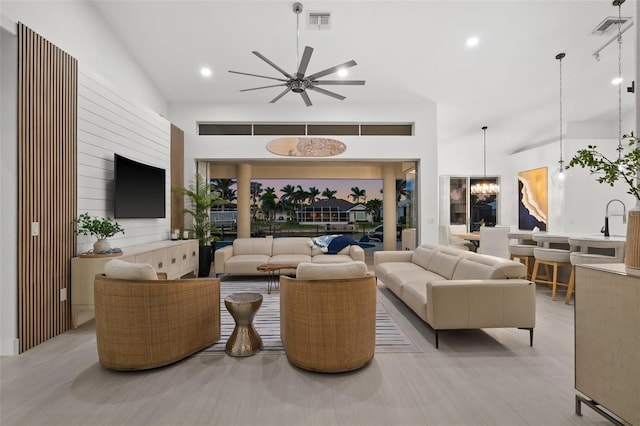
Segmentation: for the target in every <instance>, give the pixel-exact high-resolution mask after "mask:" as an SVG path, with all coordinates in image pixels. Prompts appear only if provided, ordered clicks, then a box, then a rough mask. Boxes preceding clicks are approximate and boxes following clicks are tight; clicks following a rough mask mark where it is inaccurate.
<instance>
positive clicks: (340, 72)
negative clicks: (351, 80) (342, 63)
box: [338, 68, 349, 77]
mask: <svg viewBox="0 0 640 426" xmlns="http://www.w3.org/2000/svg"><path fill="white" fill-rule="evenodd" d="M347 75H349V71H348V70H347V69H346V68H340V69H339V70H338V76H340V77H346V76H347Z"/></svg>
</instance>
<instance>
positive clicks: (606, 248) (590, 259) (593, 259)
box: [564, 237, 625, 305]
mask: <svg viewBox="0 0 640 426" xmlns="http://www.w3.org/2000/svg"><path fill="white" fill-rule="evenodd" d="M569 244H570V245H571V246H572V247H580V251H574V252H571V256H570V261H571V275H570V276H569V287H568V288H567V297H566V298H565V301H564V303H566V304H567V305H569V304H570V303H571V294H572V293H573V289H574V286H575V280H576V277H575V273H576V265H586V264H593V263H622V262H624V246H625V240H624V239H617V238H615V237H611V238H609V239H604V240H603V239H602V238H588V237H584V238H569Z"/></svg>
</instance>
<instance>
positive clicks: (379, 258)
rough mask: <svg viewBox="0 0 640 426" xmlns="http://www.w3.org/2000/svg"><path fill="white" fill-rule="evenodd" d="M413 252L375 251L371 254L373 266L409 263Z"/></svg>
mask: <svg viewBox="0 0 640 426" xmlns="http://www.w3.org/2000/svg"><path fill="white" fill-rule="evenodd" d="M412 257H413V250H395V251H376V252H373V265H374V266H375V265H378V264H380V263H385V262H411V258H412Z"/></svg>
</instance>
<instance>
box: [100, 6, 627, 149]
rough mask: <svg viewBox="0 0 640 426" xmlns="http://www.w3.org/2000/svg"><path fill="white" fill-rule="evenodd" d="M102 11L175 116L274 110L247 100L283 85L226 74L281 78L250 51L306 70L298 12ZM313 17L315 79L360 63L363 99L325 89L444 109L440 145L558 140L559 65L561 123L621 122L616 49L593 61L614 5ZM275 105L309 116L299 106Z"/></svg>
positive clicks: (344, 12) (351, 11) (362, 11)
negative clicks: (196, 107) (188, 107)
mask: <svg viewBox="0 0 640 426" xmlns="http://www.w3.org/2000/svg"><path fill="white" fill-rule="evenodd" d="M94 3H95V5H96V7H97V9H98V11H99V12H100V13H101V14H102V15H103V16H104V19H105V20H106V21H107V23H108V25H109V26H110V27H112V28H113V30H114V32H115V33H117V34H118V36H119V37H120V38H121V40H122V42H123V44H124V45H125V46H126V47H127V49H129V50H130V52H131V54H132V55H133V56H134V57H135V58H137V60H138V62H139V64H140V66H141V67H142V68H143V69H144V71H145V72H146V73H147V74H148V76H149V77H150V78H151V80H152V81H153V82H154V83H155V84H156V85H157V87H158V88H159V89H160V91H161V92H162V93H163V94H164V96H165V97H166V98H167V100H168V101H169V102H170V103H180V102H215V103H257V104H267V103H268V102H269V101H270V100H271V99H272V98H274V97H275V96H276V95H277V94H278V93H279V92H280V91H281V90H282V89H281V88H279V87H275V88H270V89H264V90H256V91H251V92H244V93H241V92H239V90H240V89H245V88H251V87H258V86H265V85H269V84H274V83H277V82H274V81H272V80H266V79H260V78H254V77H248V76H242V75H235V74H230V73H228V72H227V71H228V70H237V71H243V72H248V73H255V74H261V75H268V76H273V77H279V75H278V73H277V71H275V70H274V69H272V68H271V67H269V65H267V64H266V63H265V62H263V61H262V60H260V59H259V58H258V57H256V56H255V55H253V54H251V51H253V50H257V51H259V52H260V53H262V54H263V55H265V56H266V57H267V58H269V59H270V60H272V61H273V62H275V63H276V64H278V65H279V66H281V67H283V68H285V69H286V70H287V71H288V72H290V73H292V72H294V70H295V68H296V15H295V14H294V12H293V10H292V8H293V3H294V2H293V1H268V0H265V1H241V0H234V1H211V0H208V1H202V0H201V1H185V0H180V1H154V0H143V1H126V2H124V1H113V0H107V1H100V0H97V1H94ZM302 3H303V6H304V11H303V13H302V15H300V50H302V49H303V48H304V46H306V45H309V46H312V47H313V48H314V49H315V50H314V53H313V57H312V59H311V63H310V65H309V68H308V71H310V72H316V71H319V70H322V69H325V68H328V67H331V66H333V65H337V64H339V63H343V62H346V61H348V60H350V59H354V60H356V62H357V63H358V65H357V66H355V67H353V68H351V69H350V74H349V77H348V78H349V79H359V80H360V79H363V80H366V85H365V86H351V87H347V86H333V87H326V88H328V89H330V90H334V91H336V92H338V93H340V94H342V95H344V96H346V97H347V99H346V100H344V101H342V102H348V103H353V104H358V103H382V104H389V103H420V102H426V101H429V100H432V101H434V102H436V103H437V104H438V139H439V143H440V144H445V145H454V146H455V144H464V143H465V142H468V140H469V139H470V138H472V139H473V140H474V141H476V140H481V137H482V136H481V135H482V133H481V130H480V128H481V127H482V126H483V125H488V126H489V127H490V130H491V137H492V139H491V141H492V143H493V144H497V145H498V146H499V149H501V150H503V152H505V153H506V152H512V151H514V150H516V149H519V148H522V147H525V146H528V145H531V144H536V143H540V142H543V141H547V140H553V138H557V136H558V133H559V102H558V93H559V64H558V61H557V60H556V59H555V56H556V54H557V53H559V52H566V57H565V59H564V60H563V74H564V77H563V80H564V82H563V85H564V89H563V91H564V119H565V120H564V121H565V122H566V121H583V120H594V119H598V120H603V119H604V120H606V119H609V120H610V119H615V118H616V117H617V110H618V98H617V89H616V87H615V86H613V85H612V84H611V79H612V78H613V77H615V76H616V75H617V72H618V47H617V42H615V41H614V42H613V43H611V44H610V45H609V46H608V47H606V48H605V49H604V50H603V51H602V53H601V55H600V61H596V59H595V58H594V56H593V53H594V52H595V51H596V50H598V49H599V48H601V47H602V46H603V45H604V44H605V43H606V42H607V41H609V40H610V39H612V38H614V37H615V35H616V32H617V27H616V26H615V25H614V27H613V29H612V30H611V31H610V32H607V33H605V34H601V35H593V34H592V32H593V30H594V29H595V27H596V26H597V25H598V24H599V23H600V22H601V21H603V20H604V19H605V18H606V17H609V16H617V15H618V9H617V7H614V6H613V5H612V2H611V1H609V0H590V1H584V0H567V1H546V0H509V1H483V0H473V1H456V0H447V1H431V0H425V1H418V0H416V1H355V0H353V1H310V2H305V1H303V2H302ZM635 10H636V4H635V1H634V0H627V1H626V2H625V3H624V4H623V6H622V16H626V17H634V15H635ZM309 11H328V12H330V13H331V26H330V29H327V30H320V31H319V30H315V29H309V28H308V27H307V22H306V19H307V13H308V12H309ZM625 26H626V25H623V28H624V27H625ZM636 27H637V25H634V26H633V27H631V29H629V30H628V31H627V32H626V33H625V34H624V37H623V52H622V62H623V76H626V79H625V87H626V85H627V84H630V81H631V79H632V78H633V77H632V75H633V73H634V64H635V54H636V43H635V38H636V36H635V31H636ZM470 36H477V37H478V38H479V40H480V42H479V44H478V45H477V46H476V47H475V48H469V47H467V45H466V40H467V38H468V37H470ZM203 65H207V66H210V67H211V68H212V69H213V76H212V77H211V78H209V79H204V78H202V77H201V76H200V75H199V70H200V68H201V67H202V66H203ZM333 77H335V76H329V77H326V78H333ZM335 78H338V77H335ZM625 92H626V90H623V108H624V109H625V110H626V111H630V110H631V109H633V108H634V106H633V105H634V99H633V96H631V95H628V94H626V93H625ZM310 97H311V99H312V101H313V103H314V105H321V104H332V103H337V102H341V101H338V100H336V99H333V98H330V97H326V96H323V95H321V94H317V93H314V92H311V93H310ZM278 103H282V104H286V105H290V106H291V107H292V108H306V107H305V106H304V103H303V101H302V99H301V98H300V96H298V95H294V94H292V93H290V94H288V95H286V96H285V97H284V98H282V99H281V100H280V101H278ZM309 108H314V106H311V107H309Z"/></svg>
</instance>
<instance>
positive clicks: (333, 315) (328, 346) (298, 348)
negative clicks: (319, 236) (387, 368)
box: [280, 275, 376, 373]
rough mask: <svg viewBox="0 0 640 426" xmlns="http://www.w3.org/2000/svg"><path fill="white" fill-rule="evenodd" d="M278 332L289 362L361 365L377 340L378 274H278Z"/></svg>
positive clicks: (330, 369)
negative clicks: (321, 277)
mask: <svg viewBox="0 0 640 426" xmlns="http://www.w3.org/2000/svg"><path fill="white" fill-rule="evenodd" d="M280 280H281V281H280V336H281V338H282V343H283V345H284V349H285V352H286V354H287V358H288V359H289V362H291V363H292V364H293V365H296V366H298V367H300V368H303V369H306V370H311V371H318V372H324V373H337V372H342V371H350V370H356V369H358V368H361V367H364V366H365V365H367V364H368V363H369V362H370V361H371V360H372V359H373V355H374V350H375V344H376V279H375V277H374V276H373V275H367V276H364V277H358V278H346V279H328V280H304V279H296V278H290V277H286V276H282V277H280Z"/></svg>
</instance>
